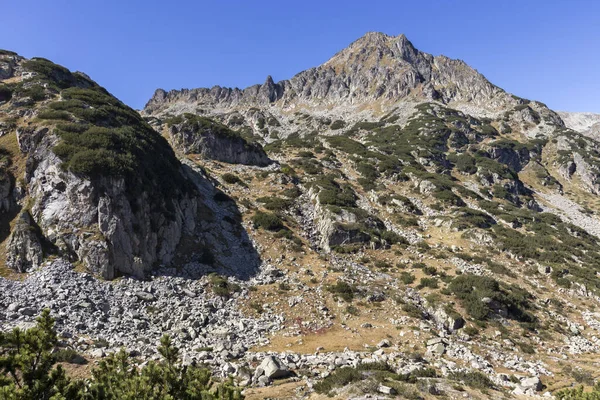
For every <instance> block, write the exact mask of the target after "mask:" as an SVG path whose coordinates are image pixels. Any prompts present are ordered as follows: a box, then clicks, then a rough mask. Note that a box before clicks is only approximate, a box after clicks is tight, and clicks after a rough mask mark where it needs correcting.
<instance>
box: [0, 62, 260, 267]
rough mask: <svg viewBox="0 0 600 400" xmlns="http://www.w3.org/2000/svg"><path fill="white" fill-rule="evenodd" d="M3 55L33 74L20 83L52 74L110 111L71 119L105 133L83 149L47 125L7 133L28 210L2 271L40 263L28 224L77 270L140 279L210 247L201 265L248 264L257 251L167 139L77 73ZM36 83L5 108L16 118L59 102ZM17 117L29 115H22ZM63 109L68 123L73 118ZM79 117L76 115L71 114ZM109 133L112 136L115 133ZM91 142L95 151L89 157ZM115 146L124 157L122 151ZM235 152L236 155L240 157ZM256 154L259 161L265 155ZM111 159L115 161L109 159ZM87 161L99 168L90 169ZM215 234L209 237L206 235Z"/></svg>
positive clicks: (3, 198)
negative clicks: (74, 164) (75, 164)
mask: <svg viewBox="0 0 600 400" xmlns="http://www.w3.org/2000/svg"><path fill="white" fill-rule="evenodd" d="M4 58H6V56H4ZM10 60H11V63H10V71H11V73H14V71H17V70H18V69H20V70H21V73H23V74H30V72H28V69H31V70H32V71H33V72H31V78H28V79H29V80H27V81H26V83H25V84H24V85H23V87H24V86H26V85H29V86H31V87H36V86H35V85H36V84H37V83H38V82H37V80H36V79H38V78H37V77H39V76H42V77H43V79H46V80H56V82H57V83H58V84H60V85H61V87H63V88H66V89H63V92H61V93H64V91H65V90H67V91H68V90H70V92H69V93H71V94H72V95H74V96H77V95H79V96H83V97H81V99H83V100H78V101H80V102H82V104H84V105H86V103H85V101H87V102H93V101H96V102H97V103H93V105H94V107H92V106H90V108H97V109H100V108H101V107H104V106H106V105H107V104H110V106H111V107H113V108H112V111H110V112H107V113H104V114H100V113H98V114H97V115H95V116H93V117H91V118H90V119H89V120H85V119H84V122H79V123H72V124H71V127H72V128H73V127H74V128H73V129H77V130H79V132H80V133H81V132H85V131H87V130H88V129H92V132H99V133H97V134H92V135H91V136H90V140H97V138H98V137H99V136H98V135H101V136H102V135H104V137H105V138H107V140H105V141H101V142H98V143H97V144H96V145H95V147H94V146H92V147H91V148H89V149H87V150H84V149H85V147H84V146H85V145H86V144H85V143H81V142H80V143H79V144H70V145H66V144H65V142H64V136H61V133H60V131H59V128H58V127H56V126H55V125H53V124H51V123H50V124H48V123H47V124H44V125H43V126H42V125H40V124H37V123H36V120H34V121H33V122H31V123H28V124H26V126H27V127H20V128H18V129H16V132H15V133H11V134H14V135H16V141H17V143H18V147H19V150H20V152H21V154H22V157H23V158H25V160H26V163H25V164H26V168H25V174H24V176H23V177H19V179H22V182H23V190H24V191H25V193H24V198H23V199H22V201H21V202H22V203H25V202H26V203H27V205H28V209H29V210H30V214H31V219H29V214H23V215H24V216H23V217H22V218H21V220H20V222H19V224H18V225H17V227H16V228H15V230H14V232H13V233H12V236H11V239H10V242H9V244H8V246H7V253H8V260H9V262H8V264H9V266H10V267H12V268H14V269H16V270H19V271H24V270H27V269H29V268H31V267H36V266H38V265H39V264H40V262H41V260H42V257H43V252H42V247H41V245H40V241H39V240H37V237H36V235H34V234H33V233H31V232H30V231H29V230H28V229H27V226H29V225H35V226H38V227H39V232H36V234H37V235H40V236H42V237H41V238H40V240H41V241H44V242H45V241H47V242H48V243H49V244H50V245H51V247H52V248H53V250H54V251H56V252H58V254H59V255H62V256H64V257H66V258H68V259H70V260H71V261H76V260H78V261H82V262H83V265H84V266H85V267H86V268H88V269H89V270H90V271H92V272H93V273H95V274H97V275H99V276H102V277H104V278H106V279H112V278H114V277H115V276H117V275H118V274H130V275H135V276H138V277H143V276H145V275H146V274H147V273H148V272H149V271H150V270H151V269H153V268H154V267H155V266H157V265H168V264H169V263H170V262H171V261H172V260H173V259H174V257H175V255H176V254H177V255H178V257H179V258H180V261H182V262H190V261H194V260H195V259H194V256H193V255H194V254H196V255H197V256H200V255H202V254H204V255H205V256H206V254H208V252H210V251H211V250H210V249H215V254H213V255H211V256H210V257H208V256H206V258H205V259H204V260H205V261H206V262H208V261H210V262H211V263H212V264H213V265H212V267H214V268H215V269H219V268H224V269H226V270H227V272H228V273H237V272H239V273H240V274H247V273H248V272H249V271H250V270H252V269H253V268H255V266H256V265H257V262H258V257H257V255H256V251H255V250H254V249H253V247H252V245H251V244H250V243H249V240H248V238H247V236H244V234H243V233H241V232H240V231H241V230H242V228H241V227H240V226H239V221H240V219H239V216H238V215H237V209H235V207H231V206H229V205H223V204H217V203H216V202H214V201H213V200H212V197H213V196H214V195H215V194H216V190H217V189H216V188H215V187H214V186H213V185H212V183H211V182H210V181H209V180H208V179H207V177H206V176H203V175H202V173H201V171H199V170H195V169H192V168H189V167H184V166H183V165H182V164H181V163H180V162H179V161H178V160H177V158H176V156H175V153H174V152H173V151H172V149H171V148H170V147H169V146H168V143H167V142H166V140H164V139H163V138H162V137H161V136H160V134H159V133H158V132H156V131H153V130H152V129H151V128H150V127H149V126H148V125H147V124H145V122H144V121H143V120H142V119H141V118H140V117H139V116H138V115H137V114H136V113H135V112H134V111H133V110H131V109H129V108H128V107H126V106H125V105H124V104H122V103H120V102H118V101H117V100H116V99H114V98H113V97H112V96H110V95H108V94H107V93H106V92H105V91H104V90H103V89H102V88H100V87H98V86H97V85H96V84H95V83H94V82H93V81H91V80H89V78H87V77H85V76H83V75H82V74H72V73H70V72H69V71H68V70H66V69H65V68H63V67H60V66H58V65H56V64H53V63H51V62H50V61H47V60H33V62H31V61H27V60H25V59H22V58H15V57H12V56H10ZM7 70H8V67H7ZM40 74H42V75H40ZM38 87H39V89H35V92H36V93H37V94H36V95H35V97H36V100H35V101H34V100H32V102H33V103H32V104H31V105H30V106H29V108H27V109H25V108H23V107H22V105H20V104H21V103H20V96H19V95H17V96H13V98H12V99H11V100H10V101H9V102H8V103H7V104H6V105H5V108H4V109H5V110H9V111H10V112H12V113H13V114H17V115H21V112H22V111H24V110H25V111H27V113H29V112H32V115H31V116H32V117H33V116H36V115H40V112H43V111H44V110H46V109H48V108H47V107H48V105H49V104H58V103H60V102H61V101H63V100H64V98H63V97H62V96H61V97H58V96H57V93H54V92H52V91H50V89H48V87H44V86H38ZM73 89H74V90H73ZM12 90H21V89H19V88H18V87H17V88H16V89H12ZM30 91H31V90H30ZM94 99H102V100H94ZM40 102H42V104H40ZM51 102H52V103H51ZM103 102H104V103H103ZM80 109H81V107H80V108H78V109H75V110H73V111H71V112H74V113H76V112H78V111H77V110H80ZM22 115H23V116H24V118H30V117H29V114H26V113H23V114H22ZM67 115H68V118H69V119H71V120H77V119H76V118H75V117H74V116H72V115H69V114H67ZM115 115H116V116H118V118H116V117H114V116H115ZM84 117H85V115H83V114H82V115H79V119H82V118H84ZM63 118H67V117H63ZM41 119H43V117H42V118H41ZM24 125H25V124H24ZM106 126H108V127H110V128H111V129H112V130H113V131H111V130H110V129H106V128H105V127H106ZM94 129H95V131H94ZM114 131H116V132H121V133H120V135H121V136H119V133H115V132H114ZM126 137H128V138H129V139H125V138H126ZM124 139H125V140H129V141H130V142H135V143H136V144H135V147H133V148H129V149H127V148H126V147H125V146H126V145H124V144H123V140H124ZM240 140H241V139H240ZM111 143H119V145H118V146H117V147H116V150H115V149H112V148H111V147H110V146H111ZM219 143H220V142H219ZM59 145H63V146H65V145H66V147H67V148H71V149H75V151H80V152H81V151H83V152H81V153H80V155H79V156H65V153H60V152H59V151H56V149H57V146H59ZM69 146H70V147H69ZM102 146H108V147H106V148H103V147H102ZM99 147H100V149H101V150H100V152H96V153H95V151H96V150H97V149H98V148H99ZM63 148H64V147H63ZM124 149H126V150H124ZM226 149H229V150H230V152H233V151H235V145H234V144H231V145H230V146H229V148H228V147H227V145H223V144H221V147H219V146H217V145H215V146H213V147H212V150H213V151H215V152H219V151H221V152H223V153H225V154H227V151H226ZM259 149H260V148H259ZM123 152H125V154H121V153H123ZM61 154H62V156H61ZM256 154H258V153H256ZM234 156H237V157H238V158H239V157H240V156H239V154H235V155H233V156H232V157H234ZM262 156H264V158H266V156H265V155H264V152H263V153H262ZM77 157H79V160H80V161H81V163H80V164H79V165H80V169H79V170H75V171H73V170H71V168H70V167H69V166H67V165H66V163H67V162H68V161H69V160H71V159H72V158H75V159H77ZM119 157H122V158H121V159H120V160H125V161H121V164H120V165H121V167H119V168H122V169H121V170H119V169H116V170H110V168H112V167H111V166H114V165H119V164H118V162H119V161H118V160H119ZM110 158H115V159H116V161H114V163H113V162H112V160H110ZM255 158H256V159H250V160H249V161H256V162H264V160H262V159H261V158H260V156H256V157H255ZM267 160H268V158H267ZM95 164H97V165H101V166H102V167H99V168H96V169H94V168H95V167H92V166H93V165H95ZM128 165H131V166H135V168H136V169H137V170H136V171H135V173H130V172H126V170H125V171H124V172H121V171H123V168H128V167H127V166H128ZM81 168H82V169H81ZM148 171H150V172H149V173H148ZM165 175H166V176H165ZM10 182H11V177H10V176H9V175H7V176H6V179H2V180H1V181H0V207H1V208H2V209H3V210H5V209H7V208H8V207H10V205H11V203H10V202H11V199H12V198H14V197H15V196H14V195H11V193H10V192H11V183H10ZM207 197H210V199H207ZM207 204H210V206H207ZM21 206H23V204H21ZM217 213H218V214H220V215H221V217H222V218H225V217H227V218H229V219H228V221H231V223H230V224H222V222H221V221H220V220H215V219H213V217H214V215H215V214H217ZM217 226H218V228H217ZM214 231H216V233H211V232H214ZM234 237H235V239H234ZM189 238H192V239H189ZM183 239H186V240H187V245H186V250H185V252H177V250H178V246H180V244H181V242H182V240H183ZM190 241H191V242H192V243H189V242H190ZM223 246H225V247H226V248H236V247H237V249H238V253H237V255H236V256H231V255H230V254H229V253H228V252H227V251H224V250H223ZM217 250H218V252H217ZM211 254H212V253H211ZM207 260H208V261H207ZM238 268H239V271H237V270H238Z"/></svg>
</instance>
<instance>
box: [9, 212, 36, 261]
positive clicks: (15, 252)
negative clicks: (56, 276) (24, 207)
mask: <svg viewBox="0 0 600 400" xmlns="http://www.w3.org/2000/svg"><path fill="white" fill-rule="evenodd" d="M43 256H44V254H43V249H42V244H41V243H40V239H39V235H38V231H37V228H36V227H35V226H34V225H33V223H32V220H31V217H30V215H29V213H28V212H27V211H23V212H22V213H21V214H19V217H18V218H17V222H16V224H15V226H14V228H13V230H12V233H11V234H10V237H9V238H8V242H7V244H6V265H7V266H8V267H9V268H11V269H13V270H15V271H17V272H26V271H27V270H28V269H30V268H37V267H39V266H40V264H41V263H42V260H43Z"/></svg>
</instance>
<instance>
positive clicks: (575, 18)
mask: <svg viewBox="0 0 600 400" xmlns="http://www.w3.org/2000/svg"><path fill="white" fill-rule="evenodd" d="M0 10H1V11H0V12H1V17H0V21H1V23H0V48H5V49H9V50H13V51H16V52H18V53H20V54H22V55H24V56H26V57H33V56H41V57H46V58H49V59H51V60H53V61H55V62H57V63H59V64H62V65H64V66H66V67H68V68H69V69H71V70H80V71H83V72H86V73H87V74H88V75H90V76H91V77H92V78H93V79H94V80H96V81H97V82H98V83H100V84H101V85H102V86H104V87H106V88H107V89H108V90H109V91H111V92H112V93H113V94H114V95H116V96H117V97H119V98H120V99H121V100H123V101H124V102H125V103H127V104H129V105H131V106H133V107H135V108H141V107H143V105H144V104H145V102H146V101H147V100H148V99H149V98H150V96H151V95H152V94H153V93H154V90H155V89H156V88H159V87H160V88H164V89H167V90H168V89H180V88H194V87H211V86H214V85H221V86H232V87H240V88H243V87H246V86H249V85H252V84H255V83H263V82H264V80H265V78H266V76H267V75H272V76H273V77H274V79H275V80H276V81H277V80H281V79H287V78H290V77H291V76H293V75H295V74H296V73H298V72H300V71H302V70H304V69H307V68H310V67H313V66H316V65H319V64H321V63H322V62H324V61H326V60H327V59H328V58H329V57H330V56H332V55H333V54H334V53H336V52H337V51H339V50H341V49H342V48H344V47H346V46H347V45H348V44H349V43H351V42H352V41H354V40H355V39H357V38H358V37H360V36H362V35H363V34H364V33H365V32H368V31H380V32H384V33H387V34H390V35H398V34H400V33H404V34H406V35H407V36H408V38H409V40H411V41H412V42H413V44H414V45H415V46H416V47H417V48H419V49H420V50H422V51H426V52H428V53H432V54H434V55H438V54H444V55H447V56H449V57H452V58H460V59H463V60H465V61H466V62H467V63H468V64H470V65H471V66H473V67H474V68H476V69H477V70H478V71H479V72H481V73H483V74H484V75H485V76H486V77H487V78H488V79H489V80H490V81H491V82H493V83H495V84H496V85H498V86H501V87H503V88H504V89H506V90H508V91H510V92H512V93H515V94H517V95H519V96H522V97H526V98H530V99H536V100H539V101H543V102H545V103H546V104H548V106H550V107H551V108H554V109H556V110H567V111H590V112H598V113H600V1H597V0H595V1H594V0H571V1H567V0H564V1H559V0H544V1H538V0H519V1H516V0H479V1H467V0H465V1H458V0H446V1H443V0H434V1H415V0H411V1H401V0H395V1H377V0H371V1H353V0H350V1H348V0H347V1H328V0H319V1H313V0H304V1H293V2H292V1H286V0H283V1H281V0H280V1H260V0H244V1H226V0H219V1H217V0H214V1H194V0H179V1H177V0H171V1H156V0H145V1H140V0H119V1H116V0H104V1H100V0H82V1H74V0H37V1H33V0H18V1H3V2H2V5H1V6H0Z"/></svg>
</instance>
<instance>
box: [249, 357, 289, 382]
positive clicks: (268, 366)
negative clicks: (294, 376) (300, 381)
mask: <svg viewBox="0 0 600 400" xmlns="http://www.w3.org/2000/svg"><path fill="white" fill-rule="evenodd" d="M260 370H262V371H263V372H262V374H261V375H264V376H266V377H267V378H268V379H279V378H285V377H287V376H289V375H290V371H289V370H288V368H287V366H285V365H284V364H283V363H282V362H281V361H280V360H279V359H278V358H277V357H274V356H267V357H265V359H264V360H263V361H262V362H261V363H260V365H259V366H258V368H257V371H260Z"/></svg>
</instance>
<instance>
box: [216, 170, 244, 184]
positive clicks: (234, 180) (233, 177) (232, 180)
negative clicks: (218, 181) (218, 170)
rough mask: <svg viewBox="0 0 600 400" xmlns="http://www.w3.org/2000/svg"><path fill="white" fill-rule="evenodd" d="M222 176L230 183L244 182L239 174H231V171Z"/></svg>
mask: <svg viewBox="0 0 600 400" xmlns="http://www.w3.org/2000/svg"><path fill="white" fill-rule="evenodd" d="M221 178H222V179H223V181H225V182H226V183H229V184H230V185H233V184H236V183H242V180H241V179H240V178H239V177H238V176H237V175H234V174H231V173H229V172H227V173H225V174H223V175H221Z"/></svg>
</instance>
